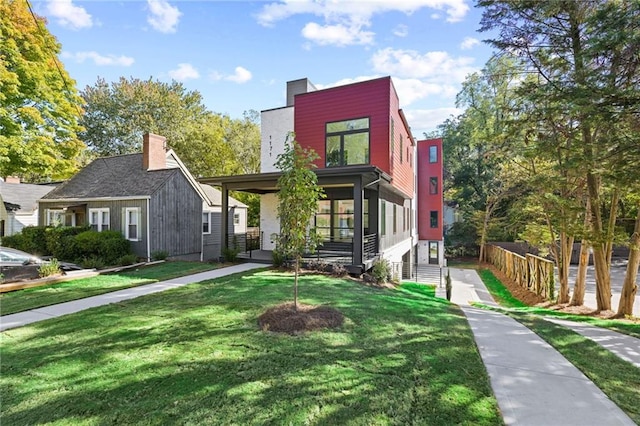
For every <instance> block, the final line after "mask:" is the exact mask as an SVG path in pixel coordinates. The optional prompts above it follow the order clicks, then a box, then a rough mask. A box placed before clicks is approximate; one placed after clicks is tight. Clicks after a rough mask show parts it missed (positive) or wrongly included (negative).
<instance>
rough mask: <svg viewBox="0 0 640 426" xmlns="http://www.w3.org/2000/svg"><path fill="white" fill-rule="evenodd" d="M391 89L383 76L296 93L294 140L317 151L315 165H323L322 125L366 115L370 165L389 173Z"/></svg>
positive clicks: (388, 81) (323, 137) (388, 80)
mask: <svg viewBox="0 0 640 426" xmlns="http://www.w3.org/2000/svg"><path fill="white" fill-rule="evenodd" d="M390 88H391V79H390V78H389V77H385V78H381V79H376V80H370V81H366V82H362V83H356V84H351V85H348V86H339V87H334V88H331V89H326V90H320V91H317V92H309V93H305V94H301V95H298V96H296V98H295V111H294V123H295V124H294V126H295V132H296V139H297V140H298V142H299V143H300V144H301V145H302V146H303V147H306V148H312V149H313V150H314V151H316V153H318V155H319V156H320V158H319V159H318V160H317V161H316V165H317V166H318V168H324V167H325V124H326V123H328V122H331V121H341V120H349V119H353V118H363V117H368V118H369V126H370V130H369V155H370V164H372V165H374V166H377V167H379V168H380V169H381V170H384V171H385V172H387V173H388V172H389V97H390Z"/></svg>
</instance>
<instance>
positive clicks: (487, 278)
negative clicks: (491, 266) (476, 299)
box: [478, 269, 527, 308]
mask: <svg viewBox="0 0 640 426" xmlns="http://www.w3.org/2000/svg"><path fill="white" fill-rule="evenodd" d="M478 274H479V275H480V278H481V279H482V282H484V285H485V286H486V287H487V290H489V293H491V295H492V296H493V298H494V299H495V301H496V302H497V303H498V304H500V305H501V306H504V307H507V308H522V307H526V306H527V305H526V304H524V303H523V302H521V301H520V300H518V299H516V298H515V297H514V296H513V295H512V294H511V292H510V291H509V290H508V289H507V288H506V287H505V286H504V285H503V284H502V282H501V281H500V280H499V279H498V278H496V276H495V275H493V273H492V272H491V271H490V270H488V269H481V270H480V271H478Z"/></svg>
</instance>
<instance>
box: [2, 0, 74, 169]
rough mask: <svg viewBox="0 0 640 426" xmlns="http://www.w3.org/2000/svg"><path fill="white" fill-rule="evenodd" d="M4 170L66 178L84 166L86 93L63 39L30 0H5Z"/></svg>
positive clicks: (3, 82) (3, 78)
mask: <svg viewBox="0 0 640 426" xmlns="http://www.w3.org/2000/svg"><path fill="white" fill-rule="evenodd" d="M0 40H1V44H0V176H8V175H18V176H21V177H23V178H24V179H27V180H31V181H37V180H42V181H45V180H49V179H62V178H67V177H69V176H70V175H72V174H73V173H74V172H75V171H76V170H77V168H78V163H77V161H76V158H77V157H78V156H80V154H81V153H82V151H83V150H84V149H85V146H84V144H83V143H82V142H81V141H80V140H79V139H78V136H77V133H78V131H79V130H80V127H79V125H78V119H79V117H80V114H81V113H82V111H81V105H82V99H81V98H80V97H79V96H78V93H77V89H76V85H75V82H74V81H73V80H72V79H71V78H70V77H69V75H68V74H67V72H66V71H65V69H64V68H63V66H62V64H61V63H60V61H59V60H58V57H57V56H58V54H59V53H60V44H59V43H58V42H57V40H56V39H55V37H54V36H53V35H51V33H49V31H48V30H47V28H46V21H45V20H44V18H41V17H39V16H36V15H35V14H33V13H32V12H31V10H30V9H29V7H28V3H27V2H25V1H24V0H0Z"/></svg>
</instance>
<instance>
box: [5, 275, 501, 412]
mask: <svg viewBox="0 0 640 426" xmlns="http://www.w3.org/2000/svg"><path fill="white" fill-rule="evenodd" d="M299 294H300V302H301V303H306V304H326V305H330V306H333V307H335V308H337V309H339V310H340V311H341V312H342V313H343V314H344V315H345V317H346V320H345V323H344V324H343V325H342V327H340V328H339V329H334V330H324V331H315V332H311V333H306V334H303V335H297V336H289V335H280V334H275V333H269V332H262V331H261V330H259V327H258V325H257V317H258V316H259V315H260V314H261V313H262V312H264V311H265V310H266V309H267V308H268V307H271V306H274V305H277V304H279V303H282V302H284V301H291V299H292V297H293V277H292V275H291V274H288V273H282V272H277V271H262V272H255V273H244V274H236V275H232V276H228V277H223V278H219V279H216V280H212V281H209V282H204V283H199V284H198V285H190V286H185V287H181V288H177V289H172V290H168V291H166V292H162V293H156V294H152V295H149V296H145V297H140V298H137V299H131V300H127V301H124V302H121V303H116V304H112V305H107V306H101V307H98V308H94V309H91V310H87V311H82V312H79V313H76V314H73V315H68V316H65V317H61V318H56V319H52V320H47V321H42V322H39V323H36V324H33V325H31V326H27V327H22V328H18V329H13V330H9V331H8V332H5V333H2V335H1V338H2V345H0V356H1V357H2V367H3V371H2V375H1V376H0V398H1V400H2V401H3V409H2V411H1V412H0V423H1V424H13V425H19V424H39V423H52V424H123V425H127V424H154V425H160V424H225V425H226V424H242V425H263V424H311V425H316V424H340V425H372V424H377V425H407V424H428V425H451V424H461V425H497V424H503V420H502V417H501V415H500V412H499V409H498V407H497V402H496V400H495V398H494V396H493V394H492V391H491V387H490V384H489V379H488V377H487V374H486V370H485V367H484V365H483V363H482V360H481V358H480V356H479V353H478V350H477V347H476V346H475V343H474V339H473V335H472V333H471V330H470V329H469V326H468V324H467V321H466V319H465V317H464V315H463V314H462V312H461V311H460V309H459V308H458V307H457V306H455V305H451V304H449V303H446V302H445V301H442V300H441V299H436V298H430V297H427V296H426V295H425V294H423V293H412V292H410V291H406V290H397V289H379V288H373V287H367V286H363V285H361V284H358V283H355V282H353V281H351V280H347V279H338V278H332V277H328V276H318V275H304V276H301V277H300V282H299Z"/></svg>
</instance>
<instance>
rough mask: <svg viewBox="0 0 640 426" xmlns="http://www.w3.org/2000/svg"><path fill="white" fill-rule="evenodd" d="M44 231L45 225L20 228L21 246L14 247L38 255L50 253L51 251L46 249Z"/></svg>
mask: <svg viewBox="0 0 640 426" xmlns="http://www.w3.org/2000/svg"><path fill="white" fill-rule="evenodd" d="M46 231H47V227H45V226H27V227H25V228H22V231H21V234H22V247H20V248H18V247H16V248H18V249H19V250H22V251H26V252H27V253H31V254H35V255H39V256H46V255H51V252H50V251H49V250H48V249H47V238H46Z"/></svg>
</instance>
